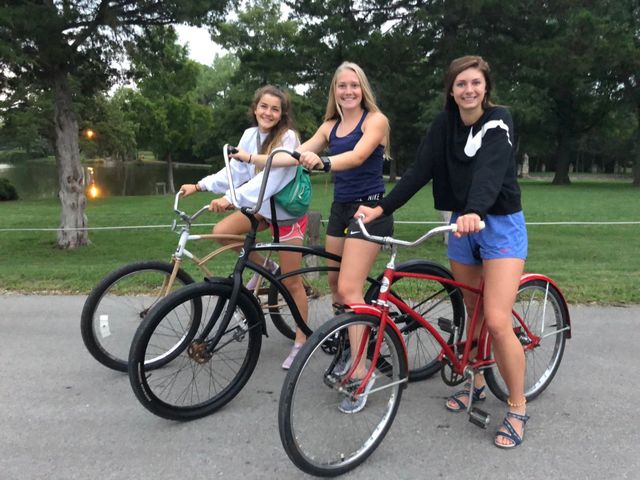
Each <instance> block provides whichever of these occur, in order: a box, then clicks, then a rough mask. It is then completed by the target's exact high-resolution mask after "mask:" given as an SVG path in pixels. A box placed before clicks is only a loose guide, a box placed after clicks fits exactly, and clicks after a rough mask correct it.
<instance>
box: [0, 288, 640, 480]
mask: <svg viewBox="0 0 640 480" xmlns="http://www.w3.org/2000/svg"><path fill="white" fill-rule="evenodd" d="M83 302H84V298H83V297H73V296H44V297H43V296H22V295H3V296H0V412H1V413H0V478H1V479H3V480H13V479H16V480H17V479H20V480H31V479H60V480H63V479H64V480H69V479H83V480H84V479H100V480H102V479H118V480H120V479H122V480H129V479H141V480H147V479H149V480H164V479H181V480H182V479H208V480H210V479H213V478H230V479H235V478H247V479H254V478H256V479H261V478H266V479H270V478H277V479H296V478H310V477H307V476H306V475H304V474H302V473H301V472H300V471H298V470H297V469H296V468H295V467H294V466H293V464H292V463H290V461H289V459H288V458H287V456H286V454H285V452H284V450H283V449H282V446H281V444H280V439H279V436H278V429H277V408H278V395H279V392H280V388H281V385H282V381H283V378H284V373H283V371H282V370H281V369H280V363H281V361H282V358H283V357H284V356H285V355H286V352H287V350H288V348H289V346H288V344H287V342H286V341H285V340H284V338H283V337H281V336H280V335H279V334H278V333H277V332H276V331H275V329H273V332H272V336H271V337H269V338H268V339H266V340H265V341H264V342H263V351H262V356H261V358H260V362H259V365H258V368H257V370H256V372H255V373H254V375H253V377H252V379H251V380H250V381H249V383H248V384H247V386H246V387H245V388H244V390H243V391H242V392H241V393H240V395H238V397H237V398H236V399H235V400H234V401H233V402H231V403H230V404H229V405H227V406H226V407H225V408H224V409H222V410H221V411H219V412H217V413H216V414H214V415H212V416H210V417H207V418H204V419H200V420H197V421H194V422H191V423H177V422H170V421H166V420H163V419H161V418H157V417H155V416H153V415H152V414H150V413H149V412H147V411H146V410H145V409H143V408H142V406H140V405H139V404H138V402H137V400H136V399H135V397H134V395H133V393H132V391H131V389H130V386H129V381H128V378H127V377H126V376H125V375H123V374H119V373H117V372H112V371H110V370H108V369H105V368H104V367H102V366H101V365H100V364H98V363H96V362H95V360H93V358H92V357H91V356H90V355H89V354H88V353H87V352H86V351H85V349H84V346H83V344H82V340H81V338H80V331H79V316H80V311H81V309H82V305H83ZM571 314H572V322H573V339H572V340H570V341H569V342H568V345H567V350H566V352H565V356H564V360H563V362H562V365H561V366H560V371H559V372H558V375H557V376H556V378H555V379H554V381H553V383H552V385H551V386H550V387H549V389H548V390H547V391H546V392H545V393H544V394H543V395H542V396H541V397H540V398H539V399H538V400H536V401H535V402H532V403H531V404H530V405H529V414H531V416H532V419H531V421H530V423H529V425H528V427H529V428H528V430H527V433H526V441H525V443H524V444H523V446H522V447H521V448H519V449H518V450H517V451H515V452H510V451H501V450H498V449H497V448H495V447H494V446H493V445H492V441H493V433H494V431H495V428H496V425H497V422H498V421H499V420H500V419H501V418H502V415H503V407H502V405H500V404H499V402H498V401H497V400H495V399H494V398H493V397H491V396H490V398H489V399H488V401H487V402H486V403H485V407H483V408H485V409H486V410H487V411H489V413H491V414H492V417H493V420H492V425H491V427H490V428H489V429H488V430H481V429H479V428H477V427H475V426H473V425H472V424H470V423H469V422H468V421H467V419H466V416H465V415H454V414H450V413H448V412H447V411H446V410H445V409H444V407H443V401H444V400H443V399H444V397H445V396H446V395H447V393H448V392H449V389H448V388H447V387H446V386H445V385H444V384H443V383H442V382H441V381H440V380H439V378H436V379H432V380H428V381H426V382H421V383H417V384H412V385H411V386H410V387H409V388H408V389H407V390H406V391H405V394H404V395H403V398H402V404H401V406H400V411H399V413H398V416H397V417H396V421H395V423H394V425H393V427H392V428H391V430H390V432H389V434H388V435H387V437H386V438H385V440H384V442H383V443H382V445H381V446H380V447H379V448H378V450H377V451H376V452H375V453H374V454H373V455H372V456H371V457H370V458H369V459H368V460H367V461H366V462H365V463H364V464H363V465H362V466H361V467H359V468H358V469H356V470H355V471H353V472H351V473H349V474H347V475H345V476H343V477H342V478H345V479H368V480H369V479H384V480H392V479H427V478H436V479H437V478H445V477H450V476H453V475H455V478H457V479H461V480H465V479H518V480H520V479H528V480H529V479H549V478H553V479H554V480H561V479H579V480H587V479H604V478H615V479H638V478H640V455H639V454H638V447H640V433H639V431H638V424H639V423H640V419H639V417H638V407H637V406H636V404H635V400H636V399H637V398H638V395H637V392H638V388H639V385H640V374H639V373H638V372H639V369H638V364H639V363H640V328H639V327H640V306H635V307H630V308H615V307H611V308H609V307H607V308H603V307H585V306H577V307H572V308H571Z"/></svg>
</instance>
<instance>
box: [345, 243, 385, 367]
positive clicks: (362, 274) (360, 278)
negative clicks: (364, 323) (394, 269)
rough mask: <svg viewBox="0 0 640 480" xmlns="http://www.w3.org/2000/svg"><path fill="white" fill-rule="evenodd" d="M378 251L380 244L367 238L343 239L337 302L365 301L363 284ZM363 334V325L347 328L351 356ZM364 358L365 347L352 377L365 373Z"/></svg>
mask: <svg viewBox="0 0 640 480" xmlns="http://www.w3.org/2000/svg"><path fill="white" fill-rule="evenodd" d="M379 251H380V245H378V244H377V243H373V242H369V241H367V240H360V239H356V238H349V239H347V240H345V241H344V248H343V251H342V264H341V266H340V276H339V278H338V289H337V298H336V300H337V301H338V302H339V303H343V304H348V305H349V304H354V303H365V302H364V293H363V289H364V284H365V282H366V280H367V275H369V271H370V270H371V267H372V266H373V263H374V262H375V260H376V257H377V255H378V252H379ZM363 335H364V327H352V328H349V343H350V345H351V352H352V357H355V355H356V354H357V349H358V348H359V346H360V343H361V341H362V337H363ZM365 360H366V349H365V353H364V354H363V355H362V356H361V357H360V358H359V360H358V365H357V367H356V369H355V371H354V372H353V375H352V378H363V377H364V376H365V375H366V372H367V369H366V364H365Z"/></svg>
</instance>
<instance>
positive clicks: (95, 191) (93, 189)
mask: <svg viewBox="0 0 640 480" xmlns="http://www.w3.org/2000/svg"><path fill="white" fill-rule="evenodd" d="M99 195H100V189H99V188H98V187H97V186H96V185H95V184H93V185H91V186H90V187H89V197H90V198H98V196H99Z"/></svg>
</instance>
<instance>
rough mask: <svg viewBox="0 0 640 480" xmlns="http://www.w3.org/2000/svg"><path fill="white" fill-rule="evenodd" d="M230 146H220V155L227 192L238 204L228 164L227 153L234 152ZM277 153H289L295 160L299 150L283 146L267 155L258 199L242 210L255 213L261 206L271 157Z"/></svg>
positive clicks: (298, 157) (297, 157)
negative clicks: (225, 174) (253, 204)
mask: <svg viewBox="0 0 640 480" xmlns="http://www.w3.org/2000/svg"><path fill="white" fill-rule="evenodd" d="M230 148H235V147H230V146H229V145H225V146H224V147H223V148H222V155H223V157H224V164H225V167H226V171H227V182H228V183H229V192H230V193H231V201H232V202H233V204H234V205H238V197H237V196H236V187H235V185H234V184H233V178H232V177H231V166H230V165H229V153H234V152H233V151H230V150H229V149H230ZM236 151H237V150H236ZM277 153H286V154H288V155H291V156H292V157H293V158H295V159H296V160H300V153H299V152H296V151H290V150H287V149H285V148H276V149H274V150H273V151H272V152H271V153H270V154H269V156H268V157H267V163H266V165H265V166H264V170H263V171H262V183H261V184H260V190H259V192H258V199H257V200H256V204H255V206H253V207H242V208H243V209H244V211H245V212H246V213H248V214H250V215H253V214H255V213H257V212H258V211H259V210H260V207H262V200H263V198H264V192H265V190H266V188H267V180H268V179H269V173H270V172H271V164H272V163H273V157H274V156H275V155H276V154H277Z"/></svg>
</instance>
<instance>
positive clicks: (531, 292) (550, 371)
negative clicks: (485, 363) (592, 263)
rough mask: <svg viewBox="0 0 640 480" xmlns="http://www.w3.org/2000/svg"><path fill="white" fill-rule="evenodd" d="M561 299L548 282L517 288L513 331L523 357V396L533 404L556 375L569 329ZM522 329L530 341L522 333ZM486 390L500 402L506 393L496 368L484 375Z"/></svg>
mask: <svg viewBox="0 0 640 480" xmlns="http://www.w3.org/2000/svg"><path fill="white" fill-rule="evenodd" d="M566 312H567V308H566V304H565V301H564V299H563V298H562V295H561V294H560V292H558V290H557V289H556V288H555V287H554V286H553V285H552V284H551V283H549V282H546V281H543V280H529V281H526V282H524V283H523V284H521V285H520V288H519V289H518V295H517V297H516V301H515V304H514V306H513V313H514V314H513V329H514V331H515V333H516V336H517V337H518V339H519V340H520V343H522V346H523V348H524V353H525V361H526V363H525V377H524V394H525V397H526V398H527V400H533V399H534V398H536V397H537V396H538V395H540V394H541V393H542V392H543V391H544V389H545V388H547V387H548V386H549V384H550V383H551V380H553V377H554V376H555V374H556V372H557V371H558V367H559V366H560V361H561V360H562V355H563V353H564V347H565V343H566V340H567V329H568V326H569V322H568V318H567V315H566ZM522 325H526V327H527V328H528V329H529V331H530V332H531V334H532V335H533V337H534V338H531V337H529V336H528V335H527V333H526V332H525V329H524V328H523V327H522ZM485 379H486V381H487V385H488V386H489V389H490V390H491V391H492V392H493V394H494V395H495V396H496V397H498V398H499V399H500V400H502V401H505V402H506V401H507V398H508V396H509V391H508V389H507V386H506V384H505V383H504V380H503V379H502V377H501V376H500V372H499V371H498V369H497V367H496V368H492V369H489V370H486V371H485Z"/></svg>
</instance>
